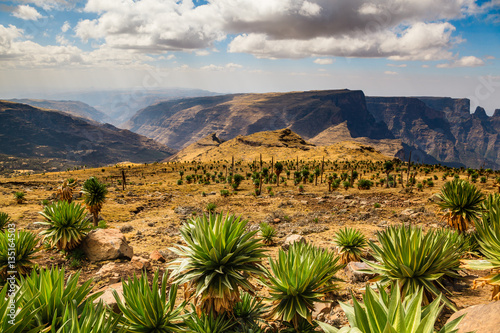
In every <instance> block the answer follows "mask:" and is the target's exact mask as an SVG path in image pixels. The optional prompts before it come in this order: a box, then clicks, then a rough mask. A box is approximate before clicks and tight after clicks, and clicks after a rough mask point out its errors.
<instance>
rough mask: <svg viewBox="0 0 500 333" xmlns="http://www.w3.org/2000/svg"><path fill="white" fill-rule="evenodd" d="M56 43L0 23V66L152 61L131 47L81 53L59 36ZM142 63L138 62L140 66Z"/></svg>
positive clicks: (59, 65) (135, 63) (117, 63)
mask: <svg viewBox="0 0 500 333" xmlns="http://www.w3.org/2000/svg"><path fill="white" fill-rule="evenodd" d="M56 40H57V42H58V43H59V45H40V44H38V43H36V42H33V41H31V40H29V39H27V38H26V36H25V35H24V31H23V30H22V29H19V28H17V27H15V26H13V25H9V26H7V27H6V26H4V25H1V24H0V65H1V66H2V68H44V67H58V68H60V67H64V66H72V67H73V66H75V65H76V66H81V67H85V66H94V67H95V66H97V67H109V66H115V67H116V66H130V65H140V64H142V63H144V62H147V61H151V60H153V59H152V58H151V57H149V56H147V55H144V54H141V53H137V52H133V51H131V50H118V49H113V48H109V47H106V46H102V47H100V48H98V49H96V50H94V51H91V52H83V51H82V50H81V49H79V48H78V47H76V46H73V45H69V43H68V41H67V40H66V39H65V38H64V37H63V36H61V35H59V36H57V37H56ZM141 66H142V65H141Z"/></svg>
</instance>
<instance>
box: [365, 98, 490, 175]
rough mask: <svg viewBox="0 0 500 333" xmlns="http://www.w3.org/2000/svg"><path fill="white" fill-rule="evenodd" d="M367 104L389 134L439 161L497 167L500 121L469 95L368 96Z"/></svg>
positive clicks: (471, 165) (478, 166)
mask: <svg viewBox="0 0 500 333" xmlns="http://www.w3.org/2000/svg"><path fill="white" fill-rule="evenodd" d="M366 103H367V107H368V109H369V111H370V112H371V113H372V114H373V115H374V117H375V118H376V119H377V120H381V121H384V122H385V123H386V124H387V127H388V128H389V130H390V131H391V132H392V134H393V135H394V136H395V137H396V138H398V139H401V140H402V141H403V142H404V143H406V144H409V145H411V146H414V147H416V148H419V149H421V150H423V151H425V152H426V153H427V154H429V155H431V156H433V157H434V158H436V159H437V160H438V161H440V162H447V163H451V164H457V165H459V164H463V165H466V166H470V167H475V168H480V167H491V168H499V167H500V153H499V150H500V149H499V148H500V141H499V133H500V127H499V122H497V120H496V119H495V117H488V115H486V112H485V111H484V109H482V108H477V109H476V111H475V112H474V114H471V113H470V101H469V100H468V99H452V98H440V97H367V102H366Z"/></svg>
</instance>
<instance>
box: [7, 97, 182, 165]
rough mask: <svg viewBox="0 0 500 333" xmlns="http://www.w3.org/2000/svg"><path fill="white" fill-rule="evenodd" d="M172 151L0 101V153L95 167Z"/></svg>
mask: <svg viewBox="0 0 500 333" xmlns="http://www.w3.org/2000/svg"><path fill="white" fill-rule="evenodd" d="M174 153H175V151H174V150H172V149H170V148H168V147H166V146H164V145H162V144H160V143H158V142H156V141H154V140H152V139H149V138H146V137H144V136H142V135H138V134H136V133H133V132H131V131H128V130H122V129H118V128H116V127H114V126H112V125H109V124H99V123H97V122H93V121H88V120H85V119H83V118H80V117H74V116H71V115H69V114H67V113H64V112H60V111H55V110H42V109H38V108H35V107H32V106H29V105H26V104H20V103H13V102H7V101H0V154H5V155H10V156H16V157H27V158H47V159H54V158H55V159H61V160H64V161H72V162H74V163H76V164H80V165H83V164H86V165H88V166H98V165H104V164H110V163H117V162H122V161H131V162H139V163H141V162H154V161H158V160H162V159H164V158H166V157H168V156H170V155H172V154H174Z"/></svg>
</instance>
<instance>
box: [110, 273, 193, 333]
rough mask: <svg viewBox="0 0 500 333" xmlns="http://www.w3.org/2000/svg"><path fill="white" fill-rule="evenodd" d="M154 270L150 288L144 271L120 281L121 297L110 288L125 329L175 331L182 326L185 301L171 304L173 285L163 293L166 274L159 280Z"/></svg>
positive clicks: (147, 331) (147, 332)
mask: <svg viewBox="0 0 500 333" xmlns="http://www.w3.org/2000/svg"><path fill="white" fill-rule="evenodd" d="M158 276H159V274H158V271H156V273H155V275H154V277H153V281H152V284H151V287H150V285H149V282H148V276H147V274H146V273H142V275H141V277H140V278H137V277H136V276H135V275H134V277H133V278H129V279H128V280H127V281H126V282H124V283H123V299H124V301H122V300H121V299H120V296H119V295H118V293H117V292H116V290H113V296H114V298H115V300H116V303H117V305H118V307H119V309H120V311H121V312H122V313H123V321H122V323H121V326H122V327H125V328H127V332H145V333H156V332H165V333H167V332H179V331H181V328H182V326H183V325H182V321H183V318H184V316H183V315H182V311H183V310H184V306H185V303H182V304H180V305H179V306H177V307H176V306H175V298H176V296H177V285H176V284H173V285H172V286H171V287H170V290H169V292H168V293H167V285H168V283H167V276H166V275H164V276H163V278H162V279H161V284H160V282H159V277H158Z"/></svg>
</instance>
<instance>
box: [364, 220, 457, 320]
mask: <svg viewBox="0 0 500 333" xmlns="http://www.w3.org/2000/svg"><path fill="white" fill-rule="evenodd" d="M377 239H378V241H379V243H380V246H379V245H377V244H375V243H373V242H371V241H370V242H369V243H368V244H369V246H370V247H371V249H372V252H373V253H372V254H373V257H374V258H375V260H376V261H377V263H372V262H370V261H365V262H366V263H367V264H368V265H369V266H370V267H371V268H372V269H371V272H372V273H373V274H377V275H378V276H377V277H375V278H374V279H372V281H373V282H379V283H380V284H381V285H382V286H387V285H389V286H391V288H395V287H396V286H399V287H400V288H402V293H403V294H404V295H411V294H414V293H416V292H417V291H418V288H424V295H423V302H424V305H425V304H429V303H430V302H431V301H432V300H433V299H434V298H436V297H439V295H441V294H442V291H445V290H446V289H445V288H444V287H443V285H442V284H441V280H442V279H443V278H444V277H445V276H447V277H450V278H459V277H460V276H459V275H458V273H457V272H456V269H457V267H459V260H460V252H457V249H456V243H454V242H453V241H452V240H450V239H449V238H448V237H447V235H445V234H442V233H436V232H434V231H429V232H428V233H427V234H425V235H424V233H423V231H422V229H421V228H417V227H409V228H406V227H402V226H401V227H389V228H388V229H386V230H384V231H381V232H378V233H377ZM443 302H445V303H446V305H447V306H448V307H450V308H451V309H453V310H456V308H455V306H454V305H453V303H452V302H451V301H450V300H449V299H447V298H446V297H445V296H443Z"/></svg>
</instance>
